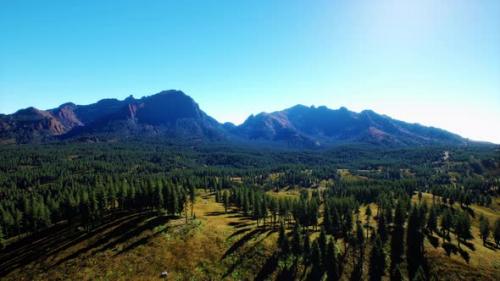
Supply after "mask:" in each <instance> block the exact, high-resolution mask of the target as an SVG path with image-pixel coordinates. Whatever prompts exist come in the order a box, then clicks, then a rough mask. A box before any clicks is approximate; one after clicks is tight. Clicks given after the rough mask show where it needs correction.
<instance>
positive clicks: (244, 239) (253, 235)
mask: <svg viewBox="0 0 500 281" xmlns="http://www.w3.org/2000/svg"><path fill="white" fill-rule="evenodd" d="M266 232H269V233H272V232H271V231H270V230H269V229H266V228H264V227H260V228H257V229H254V230H253V231H251V232H249V233H247V234H245V235H244V236H243V237H241V238H240V240H238V241H236V242H235V243H234V244H233V245H232V246H231V248H229V249H228V250H227V251H226V253H225V254H224V256H223V257H222V258H221V261H222V260H224V259H225V258H226V257H228V256H229V255H231V254H233V253H235V252H236V250H237V249H239V248H241V247H242V246H243V245H244V244H246V243H247V242H248V241H249V240H250V239H252V238H255V239H256V238H257V237H259V236H260V235H262V234H264V233H266ZM269 233H268V234H267V235H265V236H264V237H262V238H261V239H259V240H258V241H256V242H255V243H254V244H253V247H251V248H250V249H249V250H248V251H246V252H244V253H241V254H240V255H239V258H238V259H237V261H236V262H234V263H232V264H231V266H230V267H229V269H228V270H227V271H226V273H225V274H224V275H223V278H226V277H227V276H229V275H230V274H231V273H232V272H233V271H234V270H235V269H236V268H237V267H238V266H239V265H240V264H242V263H243V261H244V260H253V258H254V257H255V256H256V255H258V254H259V253H258V251H255V249H256V247H255V246H257V245H258V244H260V243H262V241H263V240H264V239H266V237H268V236H269V235H270V234H269Z"/></svg>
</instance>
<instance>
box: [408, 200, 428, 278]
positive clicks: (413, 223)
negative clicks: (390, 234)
mask: <svg viewBox="0 0 500 281" xmlns="http://www.w3.org/2000/svg"><path fill="white" fill-rule="evenodd" d="M421 214H422V213H421V212H420V210H419V207H417V206H416V205H415V206H414V207H413V208H412V210H411V213H410V217H409V218H408V226H407V230H406V258H407V261H408V274H409V276H410V278H413V276H414V275H415V272H416V270H417V269H418V267H419V266H421V265H423V262H424V252H423V249H424V246H423V244H424V236H423V234H422V229H421V227H422V224H423V222H422V217H421Z"/></svg>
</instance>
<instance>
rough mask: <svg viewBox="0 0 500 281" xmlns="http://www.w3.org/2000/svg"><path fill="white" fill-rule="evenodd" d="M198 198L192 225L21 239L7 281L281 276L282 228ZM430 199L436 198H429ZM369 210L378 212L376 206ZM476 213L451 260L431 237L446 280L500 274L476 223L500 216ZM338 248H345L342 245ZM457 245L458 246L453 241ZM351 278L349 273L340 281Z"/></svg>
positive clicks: (131, 218)
mask: <svg viewBox="0 0 500 281" xmlns="http://www.w3.org/2000/svg"><path fill="white" fill-rule="evenodd" d="M198 193H199V194H198V196H197V200H196V202H195V204H194V206H193V208H191V206H188V208H187V210H188V220H187V221H186V218H185V214H182V216H181V217H169V216H164V215H159V214H158V213H157V212H138V213H121V214H119V215H118V214H117V215H116V216H115V217H114V218H110V219H109V221H108V222H107V223H105V224H103V225H102V226H100V227H98V228H96V229H95V230H93V231H91V232H89V233H87V232H86V231H83V230H70V229H69V228H68V227H63V226H60V227H56V228H55V229H52V230H51V232H49V233H43V236H41V237H43V238H40V239H30V238H26V239H23V240H20V241H19V242H15V243H13V244H11V245H9V248H8V249H6V251H4V252H3V253H2V254H1V255H0V264H1V267H0V276H3V277H1V279H2V280H161V279H162V278H161V277H160V274H161V272H163V271H167V272H168V280H254V279H257V280H266V279H268V278H273V277H275V275H274V274H276V272H275V271H276V270H275V269H276V267H277V264H276V262H275V261H273V258H272V256H273V252H274V250H275V247H276V246H275V244H276V239H277V236H278V235H277V228H276V229H273V228H271V226H270V224H269V222H268V224H267V226H266V227H265V228H264V227H262V226H260V227H257V225H256V222H255V221H254V220H250V219H248V218H246V217H244V216H242V215H241V214H239V213H237V212H235V211H234V210H228V213H225V211H224V207H223V205H222V204H219V203H216V202H215V199H214V196H213V195H212V194H208V193H205V192H204V191H201V190H199V192H198ZM288 196H290V195H288ZM291 196H293V195H291ZM424 200H430V197H429V196H428V195H424ZM371 208H372V210H373V211H374V212H375V211H376V205H374V204H372V205H371ZM472 210H473V212H474V215H475V218H476V219H474V220H473V228H472V231H473V235H474V237H475V238H474V239H473V240H471V241H470V242H469V243H468V244H467V245H463V246H461V247H460V248H458V247H455V246H452V247H451V254H450V257H448V256H447V255H446V252H445V250H444V249H443V247H442V243H443V240H442V239H441V238H440V237H439V236H437V235H434V236H433V237H430V238H428V239H427V240H426V241H427V242H426V253H427V257H428V259H429V261H430V264H431V267H432V270H433V271H435V272H437V273H438V276H440V280H498V277H500V250H499V249H495V248H494V247H491V245H490V246H489V247H484V246H483V245H482V241H480V239H479V238H478V236H479V235H478V225H477V221H476V220H477V217H478V216H479V214H481V213H482V214H484V215H486V216H488V217H489V218H491V219H493V218H496V217H498V213H497V212H494V211H491V209H486V208H481V207H473V208H472ZM191 211H193V213H192V214H191ZM363 212H364V210H363V208H362V210H361V213H363ZM372 223H373V222H372ZM316 236H317V234H314V235H312V236H311V238H313V237H316ZM452 237H453V235H452ZM429 241H433V242H437V244H434V243H430V242H429ZM338 244H339V245H338V246H339V248H341V245H342V243H341V242H339V243H338ZM433 244H434V245H433ZM451 244H452V245H456V241H455V240H454V239H452V241H451ZM348 270H350V269H346V271H348ZM365 271H366V270H365ZM365 274H366V273H365ZM347 278H348V274H344V276H343V278H342V279H347ZM385 278H386V279H387V280H388V277H387V276H385Z"/></svg>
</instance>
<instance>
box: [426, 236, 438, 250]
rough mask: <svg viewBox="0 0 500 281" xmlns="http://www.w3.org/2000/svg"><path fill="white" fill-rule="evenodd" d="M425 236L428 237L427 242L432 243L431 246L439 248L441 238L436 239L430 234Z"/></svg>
mask: <svg viewBox="0 0 500 281" xmlns="http://www.w3.org/2000/svg"><path fill="white" fill-rule="evenodd" d="M425 236H426V237H427V240H429V243H431V245H432V246H433V247H434V248H437V247H439V238H438V237H436V236H434V235H432V234H430V233H425Z"/></svg>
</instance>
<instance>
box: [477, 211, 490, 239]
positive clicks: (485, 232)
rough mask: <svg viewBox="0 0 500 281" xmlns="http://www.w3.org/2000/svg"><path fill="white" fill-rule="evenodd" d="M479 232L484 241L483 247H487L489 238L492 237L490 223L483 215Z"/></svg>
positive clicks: (480, 219)
mask: <svg viewBox="0 0 500 281" xmlns="http://www.w3.org/2000/svg"><path fill="white" fill-rule="evenodd" d="M479 232H480V233H481V239H483V245H486V241H487V240H488V236H490V222H489V221H488V219H487V218H486V217H484V216H483V215H481V217H480V218H479Z"/></svg>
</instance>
